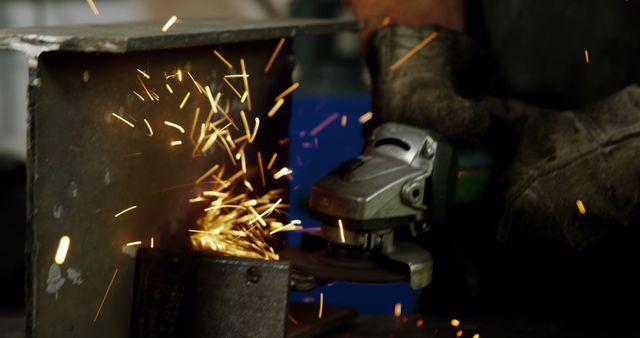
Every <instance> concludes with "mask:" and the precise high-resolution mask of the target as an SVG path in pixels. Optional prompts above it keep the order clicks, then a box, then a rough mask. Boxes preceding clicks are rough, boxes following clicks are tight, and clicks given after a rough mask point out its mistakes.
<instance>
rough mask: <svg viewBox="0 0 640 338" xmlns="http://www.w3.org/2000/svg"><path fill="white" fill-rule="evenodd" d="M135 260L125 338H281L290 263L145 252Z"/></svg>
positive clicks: (198, 254) (157, 251)
mask: <svg viewBox="0 0 640 338" xmlns="http://www.w3.org/2000/svg"><path fill="white" fill-rule="evenodd" d="M136 261H137V262H136V274H135V293H134V304H133V308H132V313H131V334H130V336H129V337H131V338H146V337H157V338H173V337H176V338H177V337H180V338H195V337H284V336H285V333H286V326H287V325H286V324H287V310H288V309H287V307H288V296H289V276H290V267H289V263H288V262H284V261H264V260H253V259H245V258H237V257H225V256H216V255H212V254H206V253H196V252H191V253H175V252H169V251H166V250H157V249H149V248H144V249H141V250H139V251H138V256H137V258H136Z"/></svg>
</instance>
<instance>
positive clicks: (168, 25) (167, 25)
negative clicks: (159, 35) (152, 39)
mask: <svg viewBox="0 0 640 338" xmlns="http://www.w3.org/2000/svg"><path fill="white" fill-rule="evenodd" d="M176 21H178V17H177V16H175V15H174V16H172V17H170V18H169V20H167V23H165V24H164V26H163V27H162V31H163V32H166V31H168V30H169V28H171V26H173V24H174V23H176Z"/></svg>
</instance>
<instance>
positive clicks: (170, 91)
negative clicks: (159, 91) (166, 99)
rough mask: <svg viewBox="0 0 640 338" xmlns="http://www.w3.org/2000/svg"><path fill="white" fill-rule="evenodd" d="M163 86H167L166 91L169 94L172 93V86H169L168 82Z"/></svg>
mask: <svg viewBox="0 0 640 338" xmlns="http://www.w3.org/2000/svg"><path fill="white" fill-rule="evenodd" d="M165 86H166V87H167V91H169V93H170V94H173V88H171V86H169V84H168V83H167V84H165Z"/></svg>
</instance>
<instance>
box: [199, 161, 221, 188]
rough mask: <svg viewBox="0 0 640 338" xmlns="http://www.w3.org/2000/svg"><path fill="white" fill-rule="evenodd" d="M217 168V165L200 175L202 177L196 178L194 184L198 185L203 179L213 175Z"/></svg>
mask: <svg viewBox="0 0 640 338" xmlns="http://www.w3.org/2000/svg"><path fill="white" fill-rule="evenodd" d="M218 167H219V165H217V164H216V165H214V166H213V167H211V169H209V170H207V172H206V173H204V174H202V176H200V177H198V178H197V179H196V180H195V184H198V183H200V182H202V181H204V179H205V178H207V177H209V176H211V174H213V172H214V171H216V170H218Z"/></svg>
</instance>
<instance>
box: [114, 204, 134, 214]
mask: <svg viewBox="0 0 640 338" xmlns="http://www.w3.org/2000/svg"><path fill="white" fill-rule="evenodd" d="M137 207H138V206H137V205H133V206H130V207H128V208H126V209H124V210H122V211H120V212H119V213H117V214H115V215H114V216H113V217H119V216H120V215H122V214H124V213H126V212H129V211H131V210H133V209H135V208H137Z"/></svg>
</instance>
